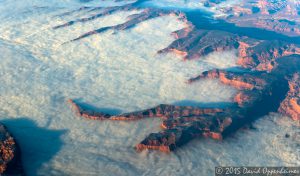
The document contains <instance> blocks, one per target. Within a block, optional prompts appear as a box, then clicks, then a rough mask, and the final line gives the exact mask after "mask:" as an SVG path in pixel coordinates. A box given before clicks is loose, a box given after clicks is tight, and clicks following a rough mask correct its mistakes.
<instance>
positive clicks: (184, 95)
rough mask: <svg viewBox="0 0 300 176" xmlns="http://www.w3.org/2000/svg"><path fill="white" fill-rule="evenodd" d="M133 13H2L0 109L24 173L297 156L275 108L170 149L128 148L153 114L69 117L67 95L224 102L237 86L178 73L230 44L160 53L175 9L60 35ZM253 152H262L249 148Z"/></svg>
mask: <svg viewBox="0 0 300 176" xmlns="http://www.w3.org/2000/svg"><path fill="white" fill-rule="evenodd" d="M0 3H2V1H1V2H0ZM54 7H56V6H55V5H54ZM72 7H73V6H72ZM59 12H60V11H59ZM57 13H58V11H55V12H51V14H57ZM132 13H137V12H136V11H134V12H120V13H116V14H113V15H111V16H107V17H103V18H99V19H98V20H95V21H90V22H87V23H84V25H83V24H78V25H77V26H76V25H75V26H71V27H67V28H61V29H59V30H52V29H51V26H54V25H56V24H60V23H61V22H62V21H64V19H56V20H50V19H49V18H47V17H46V16H48V15H47V14H46V15H44V16H43V15H40V16H37V15H33V16H31V17H28V18H27V22H26V23H21V22H20V21H19V20H17V21H5V20H1V21H0V24H1V25H0V26H1V27H0V31H1V32H0V36H1V38H2V39H1V40H0V53H1V55H0V59H1V65H0V74H1V77H0V81H1V86H0V95H1V99H0V107H1V108H0V117H1V119H3V120H6V124H7V126H8V127H9V128H10V129H11V131H12V132H13V134H14V135H15V136H16V138H17V140H18V142H19V143H20V146H21V148H22V149H23V161H24V166H25V169H26V172H28V175H34V174H39V175H46V174H47V175H48V174H49V173H50V174H51V175H61V174H62V173H63V174H66V175H82V174H84V175H99V172H101V173H102V174H103V175H137V174H138V175H142V174H143V175H182V174H185V175H193V174H194V173H203V174H202V175H207V173H210V172H212V170H213V169H214V166H217V165H238V164H239V165H259V164H262V165H263V164H265V163H270V164H272V165H276V164H279V165H280V164H282V163H287V165H297V164H298V165H299V159H295V156H294V155H293V153H292V149H293V148H292V147H293V145H294V143H293V142H292V141H290V143H291V146H290V148H289V147H286V148H284V147H283V148H280V146H282V145H285V144H286V143H287V142H286V140H289V139H282V138H280V137H281V134H282V135H284V133H285V132H289V133H291V134H293V133H294V131H293V130H292V128H290V125H291V123H292V122H290V121H289V120H288V119H286V121H283V122H282V121H280V120H279V122H278V123H277V122H276V123H274V122H273V121H271V120H270V119H272V116H277V115H271V116H270V118H266V119H264V120H260V121H259V122H257V126H258V129H259V130H258V131H251V130H248V131H244V132H243V131H242V132H239V134H238V135H236V136H235V137H236V138H237V139H235V138H230V139H228V140H225V141H223V142H215V141H211V140H195V141H193V142H192V143H190V144H188V145H187V146H185V147H183V148H182V149H179V150H178V151H176V152H175V153H172V154H170V155H167V154H161V153H159V152H146V151H145V152H142V153H136V152H135V151H134V149H133V146H134V145H135V144H136V143H138V142H140V141H141V140H142V139H143V138H144V137H145V136H146V135H147V134H149V133H151V132H156V131H159V130H160V128H159V124H160V120H159V119H147V120H141V121H134V122H111V121H89V120H85V119H82V118H80V117H76V116H75V114H74V113H73V112H72V111H71V109H70V107H69V106H68V104H66V100H67V99H68V98H83V101H84V102H87V103H91V104H93V105H95V106H97V107H100V108H116V109H120V110H121V111H123V112H126V111H132V110H139V109H143V108H148V107H152V106H155V105H157V104H160V103H175V102H178V101H182V100H191V101H195V102H196V103H195V104H197V103H199V102H200V103H214V102H230V98H231V97H232V95H233V94H234V93H235V92H236V90H234V89H233V88H231V87H228V86H224V85H222V84H220V83H218V82H217V81H214V80H203V81H200V82H197V83H195V84H191V85H187V84H186V83H185V81H186V80H187V79H188V78H190V77H192V76H196V75H197V74H200V73H201V72H202V71H205V70H209V69H211V68H216V67H217V68H228V67H233V66H235V60H236V55H235V53H234V52H235V51H230V52H225V53H223V54H222V55H223V57H222V58H220V57H219V55H220V53H213V54H211V55H209V56H207V57H205V58H203V59H199V60H194V61H183V60H182V58H180V57H179V56H176V55H174V54H172V53H170V54H166V55H158V54H157V51H158V50H160V49H162V48H165V47H166V46H168V45H169V44H170V43H171V42H172V41H173V40H174V38H172V37H171V35H170V34H171V32H173V31H175V30H178V29H180V28H182V27H184V24H182V22H180V21H178V20H177V19H176V17H174V16H165V17H160V18H156V19H152V20H149V21H146V22H143V23H141V24H139V25H138V26H137V27H135V28H132V29H130V30H127V31H120V32H116V33H113V31H107V32H105V33H102V34H97V35H93V36H90V37H87V38H84V39H82V40H79V41H76V42H72V43H67V44H65V45H60V44H61V43H63V42H65V41H68V40H70V39H71V38H75V37H77V36H78V35H79V34H81V33H82V32H84V31H89V30H92V29H96V28H99V27H102V26H107V25H112V24H119V23H121V22H123V21H124V20H125V19H126V16H128V15H130V14H132ZM77 15H79V14H77ZM75 16H76V14H75ZM79 16H80V15H79ZM65 20H66V21H67V19H65ZM68 20H69V19H68ZM21 21H22V20H21ZM2 24H3V25H2ZM8 24H9V25H8ZM16 26H17V27H18V28H16ZM40 29H41V30H40ZM3 39H5V40H3ZM218 58H219V59H220V61H221V62H218ZM20 117H28V118H29V119H31V120H32V121H34V122H36V123H37V124H36V125H37V126H36V125H33V124H31V123H25V122H24V120H21V119H20ZM18 119H19V120H18ZM276 119H279V118H276ZM20 120H21V121H20ZM282 123H284V125H282ZM38 128H42V129H38ZM293 129H298V127H297V128H293ZM49 130H51V131H49ZM53 130H54V131H53ZM58 130H67V131H66V132H57V131H58ZM278 131H280V132H278ZM278 133H279V134H280V136H279V137H278ZM60 138H61V140H62V141H60V140H59V139H60ZM247 142H248V143H247ZM274 146H277V147H274ZM264 148H266V149H268V150H267V151H266V150H265V149H264ZM245 151H247V153H246V154H245ZM257 152H258V154H259V155H258V156H260V157H259V158H257V159H251V160H250V159H248V158H247V157H250V156H253V155H255V156H257ZM276 153H279V155H275V154H276ZM52 155H53V156H52ZM242 156H247V157H242ZM37 167H39V168H38V169H39V170H38V173H36V169H37Z"/></svg>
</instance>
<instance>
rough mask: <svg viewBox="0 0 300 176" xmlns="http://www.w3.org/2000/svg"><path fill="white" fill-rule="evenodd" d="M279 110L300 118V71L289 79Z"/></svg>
mask: <svg viewBox="0 0 300 176" xmlns="http://www.w3.org/2000/svg"><path fill="white" fill-rule="evenodd" d="M279 111H280V112H281V113H283V114H286V115H288V116H291V117H292V118H293V119H294V120H300V72H299V73H295V74H294V75H293V78H291V80H290V81H289V92H288V94H287V96H286V98H285V100H284V101H283V102H282V103H281V105H280V108H279Z"/></svg>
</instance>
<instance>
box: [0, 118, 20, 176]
mask: <svg viewBox="0 0 300 176" xmlns="http://www.w3.org/2000/svg"><path fill="white" fill-rule="evenodd" d="M0 137H1V141H0V174H1V175H7V176H9V175H14V176H21V175H23V170H22V166H21V155H20V150H19V148H18V146H17V144H16V141H15V140H14V138H13V137H12V136H11V134H10V133H9V132H8V131H7V129H6V127H5V126H4V125H3V124H0Z"/></svg>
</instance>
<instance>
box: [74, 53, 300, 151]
mask: <svg viewBox="0 0 300 176" xmlns="http://www.w3.org/2000/svg"><path fill="white" fill-rule="evenodd" d="M282 59H285V61H284V63H288V64H286V65H284V64H280V63H277V64H278V65H277V66H276V67H275V68H274V69H273V70H272V71H271V72H270V73H268V72H260V71H251V72H231V71H225V70H211V71H206V72H204V73H202V74H201V75H199V76H197V77H195V78H191V79H190V81H189V82H190V83H193V82H195V81H197V80H199V79H219V80H220V82H222V83H223V84H226V85H230V86H233V87H235V88H237V89H238V90H239V93H238V94H237V95H236V96H235V97H234V98H233V100H234V102H236V105H235V106H232V107H228V108H225V109H219V108H199V107H190V106H174V105H166V104H162V105H159V106H157V107H154V108H150V109H146V110H142V111H137V112H132V113H125V114H120V115H116V116H113V115H109V114H104V113H101V112H95V111H93V110H91V109H84V108H83V107H81V106H80V104H79V103H76V102H74V101H73V100H69V103H70V104H71V105H72V107H73V109H74V110H75V111H76V113H77V114H78V115H79V116H82V117H85V118H88V119H93V120H105V119H107V120H137V119H141V118H149V117H160V118H162V119H163V122H162V124H161V127H162V129H163V131H161V132H158V133H151V134H150V135H148V136H147V137H146V138H145V139H144V140H142V141H141V142H140V143H139V144H137V145H136V150H137V151H141V150H145V149H154V150H160V151H163V152H170V151H173V150H175V149H176V148H177V147H180V146H182V145H184V144H186V143H188V142H189V141H190V140H192V139H194V138H197V137H210V138H213V139H218V140H220V139H222V138H223V137H226V136H227V135H229V134H231V133H233V132H235V131H236V130H238V129H239V128H241V127H243V126H244V125H247V124H249V123H251V122H253V121H254V120H256V119H257V118H260V117H262V116H264V115H267V114H268V113H269V112H276V111H277V110H278V109H282V110H280V112H286V114H288V115H289V113H290V112H291V111H290V109H293V111H298V110H299V109H298V107H299V105H298V104H297V103H296V105H295V98H298V97H299V96H298V94H297V95H295V90H297V91H298V92H297V93H299V89H298V87H297V86H299V80H298V79H299V73H298V71H299V70H300V59H299V56H298V55H294V56H291V57H287V58H282ZM289 64H294V65H296V66H295V67H293V68H291V69H288V68H287V67H289ZM286 75H294V76H293V80H290V79H286ZM295 75H296V76H295ZM288 81H289V84H290V88H289V86H288ZM294 82H297V86H296V87H295V83H294ZM286 95H288V96H286ZM287 99H288V100H287ZM285 101H287V102H288V103H289V102H292V103H291V104H288V108H286V107H285V106H284V105H285V104H286V103H285ZM262 107H264V108H262ZM291 117H293V115H291ZM297 117H298V115H297ZM293 118H294V117H293ZM294 119H295V120H296V119H297V118H294Z"/></svg>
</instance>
